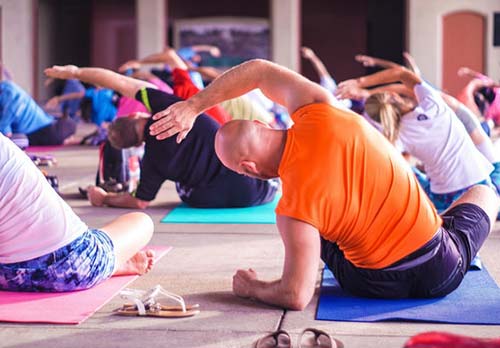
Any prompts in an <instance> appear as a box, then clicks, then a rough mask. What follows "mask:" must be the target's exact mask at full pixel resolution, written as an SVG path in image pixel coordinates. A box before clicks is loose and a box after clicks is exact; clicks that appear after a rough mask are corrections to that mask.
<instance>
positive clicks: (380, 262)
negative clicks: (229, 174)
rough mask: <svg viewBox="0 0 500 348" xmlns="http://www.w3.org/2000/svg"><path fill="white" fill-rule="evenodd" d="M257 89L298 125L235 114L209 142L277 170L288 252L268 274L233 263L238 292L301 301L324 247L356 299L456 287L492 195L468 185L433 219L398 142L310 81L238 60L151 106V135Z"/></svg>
mask: <svg viewBox="0 0 500 348" xmlns="http://www.w3.org/2000/svg"><path fill="white" fill-rule="evenodd" d="M254 88H260V89H261V90H262V92H264V94H265V95H266V96H268V97H269V98H270V99H272V100H274V101H275V102H277V103H279V104H281V105H284V106H285V107H286V108H287V109H288V111H289V112H290V114H291V115H292V119H293V121H294V122H295V124H294V126H293V127H292V128H291V129H289V130H287V131H281V130H272V129H269V128H266V127H264V126H262V125H260V124H257V123H252V122H249V121H231V122H229V123H227V124H226V125H225V126H223V127H222V128H221V129H220V130H219V131H218V132H217V136H216V141H215V147H216V152H217V154H218V156H219V157H220V159H221V161H222V162H223V163H224V164H225V165H226V166H227V167H229V168H231V169H233V170H234V171H236V172H238V173H242V174H245V175H248V176H251V177H257V178H262V179H264V178H271V177H278V176H279V177H280V178H281V180H282V186H283V196H282V198H281V200H280V202H279V204H278V207H277V208H276V214H277V220H276V221H277V227H278V230H279V232H280V235H281V237H282V239H283V243H284V246H285V260H284V267H283V274H282V277H281V279H279V280H276V281H263V280H260V279H258V277H257V274H256V272H255V271H254V270H252V269H248V270H238V271H237V272H236V274H235V275H234V277H233V291H234V293H235V294H236V295H238V296H242V297H251V298H255V299H258V300H260V301H263V302H266V303H269V304H274V305H278V306H282V307H285V308H291V309H303V308H304V307H305V306H306V305H307V304H308V303H309V302H310V300H311V298H312V296H313V293H314V289H315V283H316V282H315V281H316V277H317V273H318V266H319V260H320V256H321V258H322V259H323V261H324V262H325V263H326V264H327V265H328V266H329V267H330V269H331V270H332V271H333V272H334V274H335V276H336V278H337V280H338V281H339V283H340V285H341V286H342V287H343V288H344V289H345V290H347V291H349V292H351V293H353V294H355V295H359V296H367V297H383V298H405V297H437V296H444V295H446V294H448V293H450V292H451V291H453V290H454V289H455V288H457V287H458V285H459V284H460V282H461V281H462V279H463V276H464V274H465V273H466V271H467V269H468V265H469V264H470V261H471V259H472V257H474V255H475V254H476V253H477V251H478V249H479V248H480V247H481V245H482V243H483V242H484V240H485V238H486V237H487V235H488V233H489V231H490V228H491V226H492V222H493V221H494V219H495V217H496V206H497V198H496V195H495V193H494V192H493V191H492V190H491V189H490V188H488V187H486V186H474V187H473V188H471V189H470V190H469V191H468V192H467V193H466V194H465V195H464V196H462V197H461V198H460V199H459V200H458V201H457V202H455V203H454V204H453V206H452V207H451V208H450V209H449V210H448V211H447V212H446V213H444V214H443V216H439V215H438V214H437V213H436V210H435V209H434V207H433V206H432V204H431V203H430V201H429V200H428V198H427V196H426V194H425V192H424V191H423V190H422V189H421V187H420V186H419V185H418V182H417V180H416V178H415V176H414V175H413V173H412V172H411V170H410V169H409V167H408V166H407V165H406V163H405V161H404V159H403V158H402V157H401V155H400V154H399V153H398V152H397V151H396V150H395V148H394V147H393V146H392V145H391V144H390V143H389V142H388V141H387V140H386V139H385V138H384V137H383V136H382V135H381V134H380V133H379V132H378V131H376V130H375V129H374V128H373V127H371V126H370V125H369V124H368V123H367V122H366V121H365V120H364V119H363V118H362V117H360V116H358V115H356V114H354V113H352V112H350V111H346V110H342V109H339V108H336V107H334V106H332V104H334V103H335V100H334V99H333V97H332V95H331V94H330V93H328V91H326V90H325V89H323V88H322V87H320V86H319V85H317V84H315V83H313V82H311V81H309V80H307V79H306V78H304V77H302V76H300V75H298V74H296V73H294V72H292V71H290V70H288V69H286V68H284V67H281V66H279V65H276V64H273V63H271V62H268V61H264V60H253V61H249V62H246V63H243V64H241V65H239V66H237V67H235V68H233V69H231V70H229V71H227V72H226V73H225V74H223V75H221V76H220V77H219V78H218V79H216V80H215V81H214V82H212V84H210V86H209V87H207V88H206V89H205V90H204V91H202V92H200V93H199V94H197V95H196V96H194V97H192V98H190V99H188V100H187V101H185V102H180V103H176V104H174V105H172V106H171V107H169V108H167V109H166V110H164V111H162V112H160V113H158V114H156V115H154V116H153V118H154V119H155V120H157V121H156V122H155V123H154V124H152V125H151V127H150V132H151V134H152V135H154V136H156V137H157V138H158V139H164V138H167V137H170V136H173V135H175V134H177V137H176V140H177V141H178V142H181V141H182V140H183V139H184V138H185V137H186V136H187V134H188V132H189V129H190V127H191V125H192V124H193V122H194V121H195V120H196V117H197V115H198V114H199V113H201V112H202V111H203V110H205V109H206V108H208V107H210V106H212V105H213V104H217V103H219V102H221V101H222V100H224V99H228V98H234V97H236V96H238V95H240V94H243V93H247V92H248V91H250V90H252V89H254Z"/></svg>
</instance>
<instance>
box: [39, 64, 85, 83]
mask: <svg viewBox="0 0 500 348" xmlns="http://www.w3.org/2000/svg"><path fill="white" fill-rule="evenodd" d="M44 73H45V75H46V76H48V77H53V78H55V79H63V80H68V79H73V78H76V75H77V74H78V67H77V66H76V65H54V66H52V68H47V69H45V70H44Z"/></svg>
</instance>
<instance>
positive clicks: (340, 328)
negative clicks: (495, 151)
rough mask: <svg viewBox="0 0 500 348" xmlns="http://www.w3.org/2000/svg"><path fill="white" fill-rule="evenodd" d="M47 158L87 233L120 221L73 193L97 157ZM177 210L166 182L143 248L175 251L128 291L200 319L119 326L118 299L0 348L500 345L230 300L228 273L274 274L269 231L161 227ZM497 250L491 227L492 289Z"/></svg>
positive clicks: (495, 330) (477, 330) (71, 153)
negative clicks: (427, 336) (320, 337)
mask: <svg viewBox="0 0 500 348" xmlns="http://www.w3.org/2000/svg"><path fill="white" fill-rule="evenodd" d="M50 153H51V154H54V155H56V157H57V160H58V165H57V166H55V167H51V168H49V169H48V171H49V172H50V173H51V174H56V175H58V176H59V180H60V189H61V193H62V195H63V197H64V198H65V199H66V200H67V202H68V203H69V204H70V205H71V206H72V207H73V208H74V210H75V211H76V213H77V214H79V215H80V216H81V217H82V219H83V220H84V221H85V222H86V223H87V224H88V225H89V226H92V227H99V226H102V225H103V224H105V223H106V222H107V221H109V220H111V219H113V218H114V217H116V216H118V215H120V214H123V213H125V212H127V210H124V209H114V208H94V207H92V206H90V204H89V203H88V202H87V201H86V200H84V199H81V198H79V196H78V195H77V194H76V193H77V192H78V190H77V188H78V186H85V185H88V184H90V183H92V182H93V180H94V177H95V170H96V165H97V149H96V148H92V147H66V148H61V149H59V150H57V151H52V152H50ZM178 201H179V199H178V198H177V195H176V193H175V189H174V186H173V185H172V183H166V184H165V185H164V186H163V188H162V191H161V192H160V194H159V196H158V198H157V200H156V201H155V203H154V204H153V205H152V206H151V207H150V208H148V210H147V212H148V213H149V214H150V215H151V217H152V218H153V220H154V221H155V234H154V237H153V240H152V241H151V244H155V245H171V246H173V247H174V249H173V250H172V251H171V252H170V253H168V254H167V255H166V256H165V257H163V258H162V259H161V260H160V261H159V262H158V264H156V266H155V268H154V269H153V271H152V272H151V273H149V274H147V275H145V276H143V277H140V278H139V279H138V280H137V281H135V282H134V283H133V284H132V285H131V287H133V288H139V289H147V288H150V287H152V286H154V285H156V284H161V285H162V286H163V287H165V288H166V289H168V290H170V291H172V292H175V293H178V294H180V295H182V296H184V297H185V299H186V301H187V302H188V303H199V304H200V309H201V313H200V314H199V315H197V316H195V317H192V318H185V319H163V318H137V317H120V316H116V315H113V313H112V311H113V310H114V309H116V308H118V307H120V305H121V303H122V300H121V299H120V298H119V297H118V296H117V297H115V298H114V299H113V300H112V301H110V302H109V303H107V304H106V305H105V306H104V307H102V308H101V309H100V310H99V311H98V312H97V313H96V314H95V315H93V316H92V317H91V318H90V319H88V320H87V321H85V322H84V323H83V324H81V325H78V326H74V325H42V324H9V323H1V324H0V347H16V348H28V347H29V348H32V347H53V348H57V347H73V348H78V347H124V348H127V347H141V346H147V347H214V348H215V347H253V345H254V344H255V341H256V340H257V339H258V338H259V337H261V336H263V335H265V334H266V333H269V332H272V331H274V330H276V329H278V328H280V329H284V330H287V331H288V332H289V333H290V335H291V337H292V342H293V346H294V347H297V346H298V343H297V338H298V335H299V334H300V332H301V331H302V330H303V329H304V328H306V327H315V328H319V329H323V330H325V331H327V332H329V333H330V334H331V335H332V336H334V337H335V338H337V339H338V340H340V341H342V342H343V344H344V346H345V347H363V348H370V347H374V348H380V347H384V348H391V347H402V346H403V344H404V342H405V341H406V340H407V339H408V338H409V337H411V336H412V335H415V334H417V333H419V332H424V331H430V330H442V331H448V332H454V333H459V334H468V335H473V336H479V337H495V336H500V327H499V326H481V325H439V324H434V323H427V324H425V323H424V324H416V323H349V322H328V321H316V320H314V317H315V311H316V303H317V295H316V296H315V298H314V299H313V300H312V301H311V303H310V305H309V306H308V307H307V308H306V309H305V310H304V311H302V312H296V311H284V310H282V309H280V308H274V307H271V306H266V305H263V304H259V303H257V302H252V301H248V300H244V299H240V298H237V297H235V296H233V294H232V292H231V280H232V275H233V273H234V271H235V270H236V269H238V268H247V267H252V268H254V269H255V270H256V271H257V272H258V273H259V274H260V276H262V277H263V278H264V279H272V278H276V277H279V275H280V274H281V267H282V258H283V247H282V244H281V241H280V238H279V235H278V233H277V231H276V228H275V226H274V225H222V224H221V225H204V224H160V223H159V221H160V219H161V218H162V217H163V216H164V215H165V213H166V212H167V211H168V210H169V209H171V208H172V207H173V206H175V204H176V203H177V202H178ZM499 250H500V225H499V224H497V225H496V226H495V229H494V232H493V233H492V234H491V236H490V238H489V239H488V241H487V242H486V244H485V246H484V247H483V249H482V251H481V256H482V260H483V262H484V264H485V265H486V266H487V268H488V270H489V271H490V273H491V274H492V275H493V277H494V278H495V279H496V281H497V282H499V281H500V265H499V262H498V251H499ZM319 280H320V277H319V270H318V283H319ZM0 296H1V295H0ZM68 310H71V308H68Z"/></svg>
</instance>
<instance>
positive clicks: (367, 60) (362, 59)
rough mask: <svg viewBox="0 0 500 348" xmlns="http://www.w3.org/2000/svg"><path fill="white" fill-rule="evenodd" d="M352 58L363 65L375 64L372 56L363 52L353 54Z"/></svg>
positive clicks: (371, 65)
mask: <svg viewBox="0 0 500 348" xmlns="http://www.w3.org/2000/svg"><path fill="white" fill-rule="evenodd" d="M354 59H355V60H356V61H357V62H360V63H361V64H363V66H364V67H373V66H375V65H377V62H376V61H375V59H374V58H373V57H370V56H365V55H364V54H357V55H355V56H354Z"/></svg>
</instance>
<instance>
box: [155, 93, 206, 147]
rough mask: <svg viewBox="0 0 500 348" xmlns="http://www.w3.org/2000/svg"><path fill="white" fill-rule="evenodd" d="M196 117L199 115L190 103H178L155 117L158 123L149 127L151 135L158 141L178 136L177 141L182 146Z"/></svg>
mask: <svg viewBox="0 0 500 348" xmlns="http://www.w3.org/2000/svg"><path fill="white" fill-rule="evenodd" d="M196 116H198V113H197V112H196V110H194V108H193V106H192V104H191V103H190V102H189V101H180V102H177V103H175V104H172V105H170V106H169V107H168V108H166V109H165V110H163V111H160V112H158V113H156V114H154V115H153V120H155V121H156V122H154V123H153V124H152V125H151V126H150V127H149V134H151V135H152V136H156V139H158V140H163V139H166V138H169V137H171V136H173V135H175V134H177V139H176V141H177V143H178V144H180V142H181V141H183V140H184V139H185V138H186V136H187V135H188V133H189V131H190V130H191V128H193V124H194V121H195V119H196Z"/></svg>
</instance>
